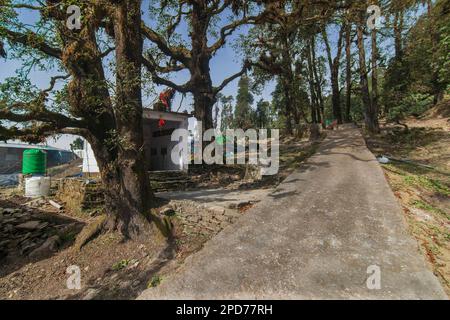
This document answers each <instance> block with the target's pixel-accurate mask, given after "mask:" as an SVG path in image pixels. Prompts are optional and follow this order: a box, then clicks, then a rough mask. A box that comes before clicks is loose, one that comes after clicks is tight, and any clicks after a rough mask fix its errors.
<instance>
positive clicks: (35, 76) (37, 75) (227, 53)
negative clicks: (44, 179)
mask: <svg viewBox="0 0 450 320" xmlns="http://www.w3.org/2000/svg"><path fill="white" fill-rule="evenodd" d="M146 2H147V0H144V4H143V9H144V20H146V22H147V23H149V24H150V25H153V23H152V19H151V17H150V13H149V12H148V11H146V10H145V9H146V8H147V5H148V4H147V3H146ZM19 12H20V20H21V21H22V22H24V23H27V24H29V25H33V24H34V23H35V22H36V20H37V19H38V16H37V14H36V12H35V11H33V10H28V9H21V10H20V11H19ZM181 29H182V30H181V31H180V33H182V34H183V36H184V37H185V36H186V35H187V26H186V25H185V24H184V25H183V24H182V25H181ZM246 29H247V28H246V27H242V28H241V29H240V30H237V31H236V32H235V34H234V35H233V36H231V37H229V40H228V42H227V44H226V46H224V47H223V48H222V49H221V50H219V51H218V52H217V54H216V55H215V56H214V57H213V59H212V61H211V76H212V79H213V83H214V85H218V84H220V83H221V82H222V81H223V80H224V79H225V78H228V77H229V76H231V75H233V74H234V73H237V72H239V71H240V70H241V67H242V61H241V60H240V59H241V57H240V56H238V55H236V53H235V51H234V49H233V48H232V43H233V41H234V40H235V39H236V38H237V37H238V36H239V34H240V33H241V32H245V31H246ZM7 49H8V48H7ZM21 64H22V62H21V61H20V59H0V81H4V80H5V79H6V78H8V77H13V76H15V73H16V70H17V69H18V68H20V67H21ZM52 75H54V74H53V73H51V72H46V71H39V70H37V69H33V70H31V72H30V74H29V78H30V80H31V81H32V83H33V84H34V85H36V86H37V87H38V88H42V89H43V88H47V87H48V86H49V80H50V77H51V76H52ZM170 79H172V80H173V81H174V82H176V83H184V82H186V81H187V80H188V79H189V74H188V72H187V71H183V72H179V73H174V74H172V75H171V77H170ZM238 81H239V80H238V79H236V80H235V81H233V82H232V83H230V84H229V85H228V86H227V87H226V88H225V89H224V90H223V91H222V93H223V94H224V95H232V96H236V94H237V84H238ZM273 87H274V85H273V83H269V84H268V85H267V88H266V89H265V90H264V91H263V92H262V95H261V97H256V99H255V100H256V101H257V100H259V99H260V98H264V99H266V100H271V93H272V91H273ZM162 90H164V87H158V88H157V91H158V92H160V91H162ZM153 99H156V97H152V98H149V99H146V100H145V103H146V104H151V103H152V101H153ZM180 102H181V95H180V94H177V96H176V98H175V101H174V109H175V110H176V109H178V108H179V107H180ZM191 103H192V99H191V98H190V96H189V95H188V96H187V97H186V98H185V99H184V101H183V104H182V105H181V108H180V111H184V110H188V111H192V108H191V106H190V105H191ZM73 139H74V137H67V136H65V137H63V138H62V139H58V141H56V142H55V141H53V140H54V139H50V140H49V141H48V144H50V145H52V146H56V147H60V148H68V146H69V144H70V142H71V141H72V140H73Z"/></svg>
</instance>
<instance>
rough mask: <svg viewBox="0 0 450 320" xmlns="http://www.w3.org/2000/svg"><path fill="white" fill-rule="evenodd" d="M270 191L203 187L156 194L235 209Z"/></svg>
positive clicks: (261, 197) (253, 201)
mask: <svg viewBox="0 0 450 320" xmlns="http://www.w3.org/2000/svg"><path fill="white" fill-rule="evenodd" d="M272 192H273V189H248V190H227V189H203V190H193V191H192V190H188V191H169V192H159V193H157V194H156V196H157V197H159V198H163V199H168V200H190V201H194V202H198V203H201V204H204V205H206V206H210V207H221V208H225V209H235V208H238V207H239V206H240V205H242V204H248V203H258V202H260V201H261V200H262V199H265V198H266V197H267V196H269V194H271V193H272Z"/></svg>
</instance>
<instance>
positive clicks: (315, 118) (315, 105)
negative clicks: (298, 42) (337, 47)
mask: <svg viewBox="0 0 450 320" xmlns="http://www.w3.org/2000/svg"><path fill="white" fill-rule="evenodd" d="M311 50H312V45H311V40H309V44H308V48H307V63H308V83H309V92H310V96H311V121H312V122H313V123H319V122H320V120H319V119H320V111H319V108H320V107H319V102H318V98H317V93H316V88H315V84H314V70H313V61H312V53H311Z"/></svg>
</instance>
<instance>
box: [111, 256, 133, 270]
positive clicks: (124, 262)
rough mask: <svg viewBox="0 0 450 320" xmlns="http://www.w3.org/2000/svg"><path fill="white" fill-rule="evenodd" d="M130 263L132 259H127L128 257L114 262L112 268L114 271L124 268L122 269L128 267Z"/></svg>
mask: <svg viewBox="0 0 450 320" xmlns="http://www.w3.org/2000/svg"><path fill="white" fill-rule="evenodd" d="M129 264H130V260H127V259H124V260H121V261H119V262H116V263H115V264H113V266H112V270H114V271H119V270H122V269H124V268H126V267H127V266H128V265H129Z"/></svg>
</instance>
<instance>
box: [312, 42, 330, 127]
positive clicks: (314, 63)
mask: <svg viewBox="0 0 450 320" xmlns="http://www.w3.org/2000/svg"><path fill="white" fill-rule="evenodd" d="M311 55H312V67H313V72H314V79H315V80H314V84H315V87H316V93H317V101H318V106H317V108H318V110H317V114H319V115H320V118H321V120H320V121H321V122H322V128H323V129H325V127H326V123H325V105H324V99H323V93H322V81H321V78H320V77H319V71H318V70H317V63H318V62H317V59H316V37H315V36H313V37H312V40H311Z"/></svg>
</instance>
